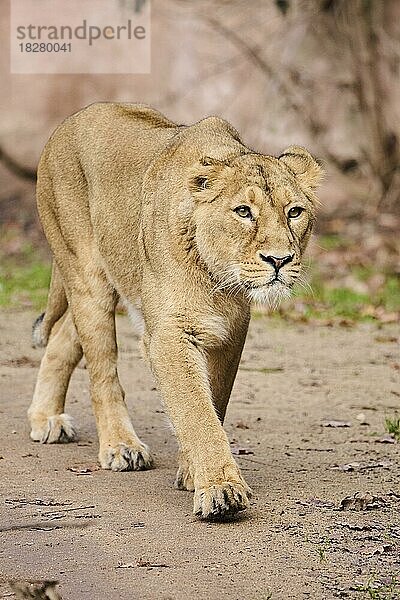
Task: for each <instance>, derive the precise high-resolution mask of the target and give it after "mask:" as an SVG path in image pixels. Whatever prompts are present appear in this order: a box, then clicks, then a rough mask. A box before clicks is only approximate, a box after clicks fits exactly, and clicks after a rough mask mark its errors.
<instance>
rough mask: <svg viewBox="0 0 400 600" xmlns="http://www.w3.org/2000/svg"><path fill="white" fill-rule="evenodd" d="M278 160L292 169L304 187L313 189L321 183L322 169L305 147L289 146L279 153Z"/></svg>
mask: <svg viewBox="0 0 400 600" xmlns="http://www.w3.org/2000/svg"><path fill="white" fill-rule="evenodd" d="M279 160H281V161H282V162H283V163H285V165H286V166H287V167H289V169H290V170H291V171H293V173H294V174H295V176H296V177H297V179H298V181H299V183H300V185H301V186H303V187H304V188H307V189H309V190H315V188H317V187H318V186H319V184H320V183H321V179H322V177H323V175H324V172H323V169H322V168H321V166H320V165H319V164H318V162H317V161H316V160H315V158H313V157H312V156H311V154H310V153H309V152H308V151H307V150H306V149H305V148H302V147H301V146H290V147H289V148H287V150H285V151H284V152H283V154H281V155H280V157H279Z"/></svg>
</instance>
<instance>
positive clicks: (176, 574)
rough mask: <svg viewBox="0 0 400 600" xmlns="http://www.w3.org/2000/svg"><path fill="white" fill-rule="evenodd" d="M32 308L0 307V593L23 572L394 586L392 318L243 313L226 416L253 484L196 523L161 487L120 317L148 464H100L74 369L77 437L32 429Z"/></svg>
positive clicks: (235, 599)
mask: <svg viewBox="0 0 400 600" xmlns="http://www.w3.org/2000/svg"><path fill="white" fill-rule="evenodd" d="M33 317H34V315H32V314H22V313H3V314H2V315H1V316H0V340H1V353H0V363H1V369H0V399H1V400H0V428H1V444H0V492H1V504H0V528H1V533H0V577H1V578H2V579H1V580H0V581H3V583H1V582H0V597H4V598H9V597H11V598H12V597H14V596H13V595H12V593H11V592H10V589H9V588H8V586H7V584H6V583H5V581H6V580H7V579H29V578H32V579H45V578H49V579H56V580H58V581H60V588H59V589H60V591H61V593H62V596H63V599H64V600H68V599H70V600H72V599H81V598H82V599H88V600H97V599H99V600H100V599H107V600H109V599H110V600H113V599H114V598H115V599H122V600H132V599H138V600H139V599H140V600H141V599H152V600H153V599H162V600H167V599H173V600H180V599H182V600H183V599H214V598H215V599H216V598H218V599H225V598H226V599H228V598H229V599H230V600H266V599H267V598H272V599H273V600H277V599H279V600H286V599H296V600H298V599H302V598H311V599H313V600H322V599H327V600H330V599H331V598H336V597H340V598H350V599H353V598H354V599H356V598H357V599H358V598H370V597H371V598H372V597H376V598H378V597H379V598H381V599H389V598H399V597H400V591H399V587H397V591H396V586H395V584H394V583H393V577H395V576H396V574H397V576H398V574H399V570H400V485H399V482H400V478H399V475H400V468H399V448H400V446H399V445H398V444H384V443H377V439H379V435H382V434H383V433H384V427H383V421H384V417H385V415H393V414H394V412H395V410H396V409H398V408H399V404H400V398H399V392H400V388H399V378H398V374H399V371H398V363H399V354H398V346H397V344H396V343H395V341H393V340H394V338H395V336H397V335H398V329H397V328H396V327H394V326H387V327H385V328H383V329H380V330H379V329H378V328H377V327H376V326H364V325H363V326H359V327H357V328H355V329H342V328H340V329H334V328H327V327H315V326H306V325H286V324H279V325H277V324H276V323H275V322H271V321H268V320H267V319H266V318H255V319H254V320H253V322H252V326H251V330H250V334H249V338H248V341H247V345H246V349H245V352H244V356H243V362H242V365H241V368H240V371H239V375H238V379H237V382H236V385H235V389H234V392H233V397H232V401H231V404H230V408H229V411H228V416H227V421H226V429H227V432H228V435H229V437H230V439H231V441H232V447H233V449H234V450H236V451H238V448H239V447H240V448H242V451H244V452H251V453H249V454H242V455H240V456H237V459H238V462H239V463H240V465H241V467H242V468H243V472H244V474H245V476H246V478H247V481H248V483H249V484H250V485H251V487H252V488H253V490H254V492H255V496H254V498H253V500H252V507H251V510H250V511H249V512H248V515H247V516H246V518H243V519H242V520H241V521H238V522H232V523H226V524H207V523H201V522H198V521H196V520H195V519H194V518H193V516H192V514H191V511H192V495H191V494H190V493H187V492H186V493H185V492H179V491H176V490H175V489H174V488H173V487H172V481H173V479H174V475H175V452H176V443H175V441H174V439H173V437H172V435H171V433H170V430H169V428H168V426H167V421H166V418H165V415H164V414H163V411H162V407H161V404H160V401H159V398H158V394H157V392H156V391H155V388H154V383H153V380H152V377H151V375H150V374H149V372H148V370H147V367H146V366H145V365H144V364H143V363H142V361H141V360H140V358H139V352H138V349H137V338H136V336H135V334H134V333H133V332H132V329H131V327H130V325H129V324H128V321H127V319H126V318H125V317H120V318H119V323H118V325H119V346H120V353H121V367H120V372H121V379H122V382H123V384H124V386H125V390H126V392H127V400H128V403H129V406H130V410H131V414H132V415H133V419H134V423H135V424H136V428H137V431H138V432H139V433H140V435H141V436H142V437H143V439H144V440H145V441H146V442H147V443H148V444H149V445H150V446H151V448H152V450H153V452H154V455H155V458H156V468H155V469H154V470H152V471H148V472H142V473H119V474H116V473H111V472H106V471H101V470H97V466H96V454H97V439H96V432H95V426H94V419H93V416H92V413H91V408H90V403H89V397H88V380H87V373H86V371H85V370H84V369H83V368H78V369H77V371H76V373H75V374H74V377H73V381H72V385H71V388H70V392H69V402H68V412H69V413H70V414H72V415H73V416H74V417H76V420H77V422H78V425H79V432H80V436H79V441H78V443H74V444H70V445H62V446H42V445H38V444H35V443H33V442H31V441H30V440H29V435H28V434H29V431H28V424H27V421H26V417H25V413H26V409H27V406H28V404H29V401H30V397H31V394H32V389H33V385H34V381H35V377H36V374H37V368H38V365H39V361H40V357H41V355H42V352H41V351H39V350H33V349H31V348H30V343H29V333H30V326H31V322H32V320H33ZM396 364H397V369H396ZM360 413H363V414H364V419H362V417H360ZM326 419H339V420H342V421H350V422H351V427H339V428H337V427H323V426H322V423H323V421H324V420H326ZM362 420H364V421H365V422H366V423H368V424H362V423H361V422H362ZM378 434H379V435H378ZM243 449H246V450H243ZM349 463H356V464H354V465H353V466H352V467H351V466H347V467H343V466H342V467H341V469H337V468H333V467H335V466H337V465H339V466H340V465H349ZM343 469H344V470H343ZM357 491H361V492H367V491H368V492H370V493H371V494H372V495H374V496H376V497H378V499H375V500H373V501H372V502H371V503H370V504H369V508H370V510H366V511H363V512H354V511H349V510H343V511H339V510H337V507H338V505H339V503H340V501H341V500H342V499H343V498H344V497H345V496H347V495H352V494H354V493H355V492H357ZM315 499H318V501H317V500H315ZM367 581H369V584H366V582H367ZM364 584H365V585H369V587H370V589H371V590H373V589H374V588H378V587H379V586H380V585H381V586H383V587H381V590H380V592H379V593H380V594H381V595H380V596H372V595H371V592H369V591H368V590H367V588H366V589H365V591H357V590H356V588H357V587H358V588H360V587H362V586H363V585H364ZM383 594H385V595H383Z"/></svg>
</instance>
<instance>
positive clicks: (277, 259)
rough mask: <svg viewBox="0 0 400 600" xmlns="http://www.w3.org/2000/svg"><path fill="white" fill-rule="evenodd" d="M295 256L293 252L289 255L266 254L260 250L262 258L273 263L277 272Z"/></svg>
mask: <svg viewBox="0 0 400 600" xmlns="http://www.w3.org/2000/svg"><path fill="white" fill-rule="evenodd" d="M293 256H294V255H293V254H288V255H287V256H265V254H261V252H260V258H261V259H262V260H264V261H265V262H267V263H269V264H270V265H272V266H273V267H274V269H275V271H276V272H278V271H279V269H280V268H281V267H283V265H286V264H287V263H290V262H291V261H292V260H293Z"/></svg>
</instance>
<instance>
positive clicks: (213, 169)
mask: <svg viewBox="0 0 400 600" xmlns="http://www.w3.org/2000/svg"><path fill="white" fill-rule="evenodd" d="M225 169H229V167H228V166H227V164H226V162H225V161H222V160H217V159H215V158H210V157H208V156H207V157H204V158H202V159H201V160H200V161H199V162H198V163H197V164H196V165H195V166H194V167H192V169H191V171H190V173H189V179H188V189H189V191H190V192H191V193H192V194H193V195H199V198H200V197H203V196H207V197H208V200H209V201H210V200H213V199H214V198H215V196H216V195H217V194H218V193H219V192H220V191H221V186H222V182H221V174H222V171H224V170H225ZM204 199H206V198H204Z"/></svg>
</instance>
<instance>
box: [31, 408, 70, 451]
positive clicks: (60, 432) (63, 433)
mask: <svg viewBox="0 0 400 600" xmlns="http://www.w3.org/2000/svg"><path fill="white" fill-rule="evenodd" d="M31 439H32V440H33V441H34V442H41V443H42V444H66V443H68V442H72V441H74V440H75V439H76V429H75V426H74V421H73V419H72V417H70V416H69V415H66V414H65V413H63V414H61V415H53V416H52V417H45V418H44V419H43V420H42V422H40V423H37V422H36V423H35V424H32V431H31Z"/></svg>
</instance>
